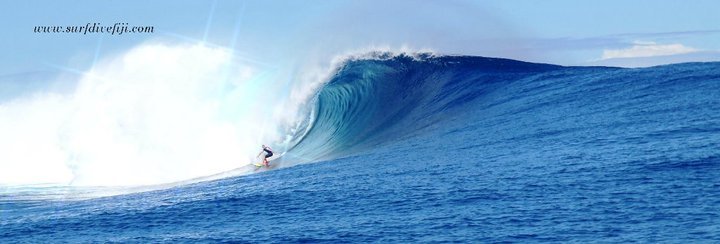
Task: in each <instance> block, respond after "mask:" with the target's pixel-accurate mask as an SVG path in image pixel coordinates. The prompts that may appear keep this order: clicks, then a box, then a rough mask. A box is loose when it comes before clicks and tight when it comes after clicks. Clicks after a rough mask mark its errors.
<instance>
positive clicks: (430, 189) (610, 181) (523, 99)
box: [0, 55, 720, 243]
mask: <svg viewBox="0 0 720 244" xmlns="http://www.w3.org/2000/svg"><path fill="white" fill-rule="evenodd" d="M312 106H313V107H312V109H311V110H309V111H312V116H311V117H310V119H309V120H308V121H306V124H305V126H306V130H304V131H306V133H302V134H300V135H296V136H297V137H296V138H295V139H294V142H293V146H292V147H290V148H289V149H288V150H287V152H286V154H285V155H284V156H283V157H282V158H281V159H279V160H277V161H274V162H273V163H274V164H276V165H280V166H279V167H277V168H275V169H271V170H261V171H259V172H258V173H255V174H250V175H245V176H239V177H229V178H222V179H217V180H212V181H203V182H194V183H187V184H178V185H175V186H173V187H169V188H168V187H165V188H162V189H159V190H152V191H145V192H138V193H130V194H121V195H115V196H106V197H97V198H73V197H72V196H71V195H72V194H73V192H74V190H73V189H61V190H60V191H61V192H64V193H63V194H67V195H70V196H69V197H66V198H57V197H53V198H43V197H33V194H39V195H42V194H43V193H37V192H38V191H37V190H33V189H32V187H27V188H22V187H20V188H18V187H16V188H12V189H3V191H1V192H0V243H15V242H18V243H54V242H71V243H75V242H81V243H83V242H133V243H156V242H169V243H176V242H261V243H288V242H310V243H317V242H331V243H336V242H387V243H407V242H462V243H485V242H520V243H525V242H582V243H584V242H635V241H638V242H651V243H654V242H673V243H704V242H708V243H713V242H720V63H686V64H675V65H667V66H658V67H650V68H638V69H624V68H611V67H563V66H555V65H546V64H533V63H526V62H520V61H514V60H506V59H492V58H483V57H463V56H454V57H435V56H430V55H426V56H423V55H420V56H418V57H409V56H388V57H376V58H368V59H356V60H349V61H347V62H346V63H345V64H344V65H343V66H341V67H340V68H339V69H338V71H337V72H336V73H335V75H334V76H332V77H331V79H330V80H328V81H327V82H326V83H325V85H324V86H323V87H321V88H320V89H319V90H318V92H317V95H316V96H315V98H314V100H313V102H312ZM301 161H302V162H301ZM282 165H294V166H291V167H282ZM48 191H50V190H48ZM53 194H57V191H56V192H55V193H53Z"/></svg>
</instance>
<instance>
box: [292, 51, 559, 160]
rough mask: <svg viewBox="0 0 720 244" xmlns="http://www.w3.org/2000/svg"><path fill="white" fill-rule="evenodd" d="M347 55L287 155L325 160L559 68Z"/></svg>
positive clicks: (413, 130) (408, 131) (403, 134)
mask: <svg viewBox="0 0 720 244" xmlns="http://www.w3.org/2000/svg"><path fill="white" fill-rule="evenodd" d="M376 56H377V57H375V58H370V59H360V60H350V61H348V62H346V63H345V64H344V65H343V66H341V67H340V68H339V70H338V71H337V73H336V75H335V76H333V77H332V78H331V79H330V81H329V82H328V83H327V84H326V85H325V86H324V87H323V88H322V89H321V90H320V91H319V93H318V95H317V97H316V98H315V99H316V101H315V106H316V108H315V110H314V111H315V116H314V123H313V124H312V127H311V128H310V129H309V132H308V133H307V134H306V135H305V137H303V138H302V139H301V140H300V143H299V145H297V146H296V147H294V148H293V149H292V150H291V152H292V154H291V155H302V156H301V157H302V158H305V159H308V158H310V159H314V160H318V159H329V158H336V157H341V156H347V155H351V154H353V153H357V152H361V151H363V150H367V149H372V148H375V147H378V146H381V145H383V144H386V143H392V142H394V141H397V140H402V139H403V138H407V137H408V136H412V135H414V134H417V131H419V130H422V129H423V128H426V127H428V126H431V125H436V124H438V123H441V122H442V121H443V120H446V119H447V118H448V115H451V114H456V113H463V112H468V111H463V110H462V108H463V107H466V106H468V105H471V104H472V103H473V101H474V100H476V99H478V98H480V97H482V96H483V95H485V94H488V93H491V92H492V91H494V90H495V89H498V88H500V87H502V86H503V85H505V84H507V83H509V82H512V81H513V80H517V79H521V78H524V77H528V76H531V75H534V74H537V73H541V72H547V71H551V70H558V69H560V68H561V67H560V66H555V65H546V64H534V63H526V62H520V61H515V60H509V59H492V58H481V57H432V56H431V55H418V56H407V55H400V56H392V55H390V54H378V55H376Z"/></svg>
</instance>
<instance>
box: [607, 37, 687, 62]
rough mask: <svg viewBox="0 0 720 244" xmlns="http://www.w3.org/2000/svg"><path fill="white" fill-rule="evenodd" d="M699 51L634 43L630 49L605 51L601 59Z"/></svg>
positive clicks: (648, 43) (680, 46)
mask: <svg viewBox="0 0 720 244" xmlns="http://www.w3.org/2000/svg"><path fill="white" fill-rule="evenodd" d="M698 51H700V50H698V49H695V48H692V47H688V46H685V45H683V44H679V43H676V44H658V43H655V42H641V41H636V42H634V45H633V46H632V47H629V48H625V49H605V50H603V54H602V58H601V59H612V58H640V57H656V56H669V55H678V54H687V53H694V52H698Z"/></svg>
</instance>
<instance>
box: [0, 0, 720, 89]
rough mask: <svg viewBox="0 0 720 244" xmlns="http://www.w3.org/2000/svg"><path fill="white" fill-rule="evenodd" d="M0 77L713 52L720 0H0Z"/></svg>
mask: <svg viewBox="0 0 720 244" xmlns="http://www.w3.org/2000/svg"><path fill="white" fill-rule="evenodd" d="M0 9H2V10H0V11H2V14H0V23H2V25H1V26H2V33H3V34H2V35H3V36H4V37H3V38H2V39H0V51H1V52H2V53H3V55H2V57H0V75H2V74H13V73H22V72H33V71H42V70H52V69H56V68H57V67H58V66H61V67H65V68H74V69H78V70H84V69H87V68H88V67H90V66H92V64H93V63H94V61H95V60H97V59H98V58H102V57H104V56H107V55H111V54H113V53H117V52H123V50H126V49H129V48H131V47H133V46H136V45H139V44H141V43H145V42H166V43H193V42H206V43H208V44H209V45H219V46H225V47H229V48H234V49H235V50H236V51H237V54H238V55H241V56H243V57H246V58H248V59H252V60H256V61H258V62H262V63H266V64H268V65H270V66H282V64H286V63H295V62H304V60H305V59H307V58H308V57H312V58H315V59H321V58H329V57H331V56H332V55H335V54H338V53H343V52H346V51H348V50H367V49H371V48H372V47H390V48H400V47H403V46H405V47H409V48H411V49H417V50H419V49H431V50H434V51H436V52H438V53H443V54H468V55H480V56H491V57H507V58H513V59H520V60H527V61H534V62H546V63H557V64H563V65H594V64H612V65H620V66H637V65H639V66H643V65H651V64H657V63H668V62H684V61H708V60H718V57H720V55H718V50H720V24H718V23H720V17H718V16H720V15H718V14H716V13H715V12H716V11H717V10H718V9H720V2H718V1H711V0H706V1H702V0H696V1H665V0H654V1H649V0H630V1H620V0H610V1H571V0H548V1H529V0H526V1H521V0H493V1H459V0H454V1H409V0H399V1H376V0H369V1H350V0H347V1H340V0H336V1H319V0H316V1H287V0H285V1H276V0H271V1H224V0H217V1H122V2H121V1H38V0H31V1H3V2H2V3H0ZM88 22H100V23H102V24H106V25H110V24H112V23H115V22H127V23H129V24H130V25H152V26H155V28H156V32H155V33H153V34H127V35H123V36H110V35H104V34H89V35H78V34H37V33H33V32H32V29H33V27H34V26H37V25H84V24H86V23H88Z"/></svg>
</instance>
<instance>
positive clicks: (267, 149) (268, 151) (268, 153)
mask: <svg viewBox="0 0 720 244" xmlns="http://www.w3.org/2000/svg"><path fill="white" fill-rule="evenodd" d="M262 148H263V149H262V151H260V153H258V155H257V156H258V157H260V155H261V154H262V153H263V152H265V157H264V158H263V164H264V165H265V167H268V165H269V164H270V163H269V162H268V158H269V157H272V156H273V152H272V148H270V147H268V146H265V145H262Z"/></svg>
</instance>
